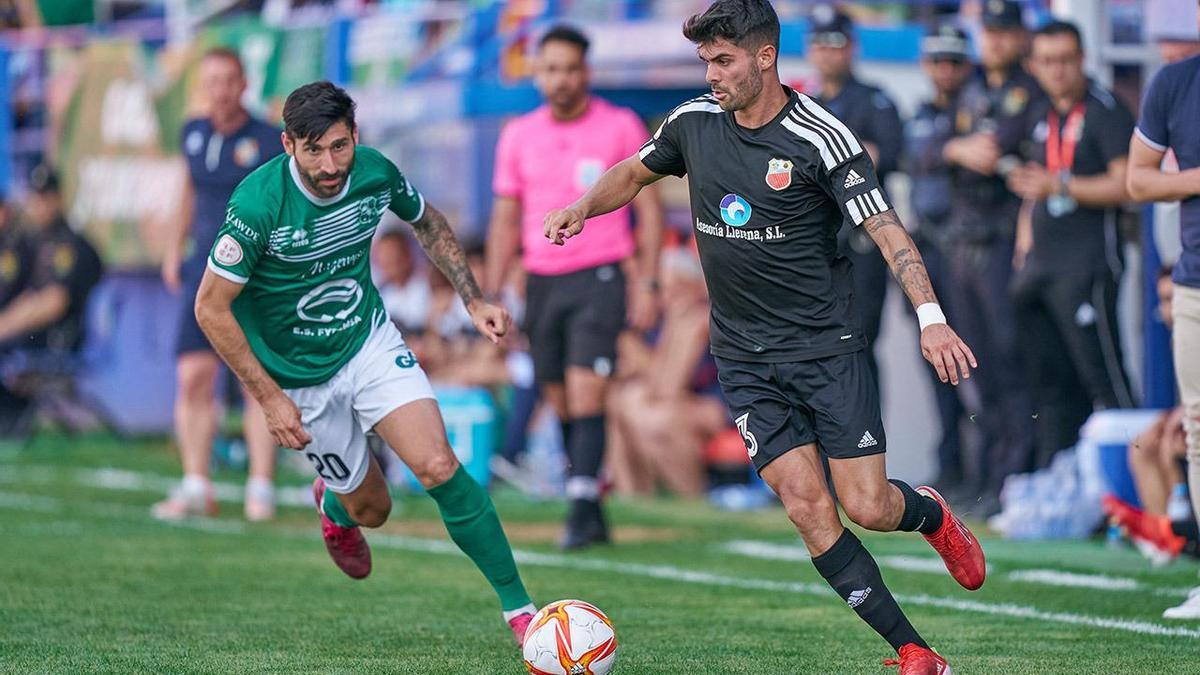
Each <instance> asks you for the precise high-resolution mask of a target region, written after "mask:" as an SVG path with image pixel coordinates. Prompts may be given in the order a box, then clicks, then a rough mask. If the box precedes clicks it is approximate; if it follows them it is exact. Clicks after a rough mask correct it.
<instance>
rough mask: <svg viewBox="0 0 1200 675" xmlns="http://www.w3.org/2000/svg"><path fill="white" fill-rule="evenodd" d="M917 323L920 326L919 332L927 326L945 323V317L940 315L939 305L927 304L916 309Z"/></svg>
mask: <svg viewBox="0 0 1200 675" xmlns="http://www.w3.org/2000/svg"><path fill="white" fill-rule="evenodd" d="M917 322H918V323H920V324H921V330H925V328H926V327H927V326H932V325H934V324H938V323H946V315H945V314H943V313H942V306H941V305H939V304H937V303H936V302H927V303H925V304H923V305H921V306H920V307H918V308H917Z"/></svg>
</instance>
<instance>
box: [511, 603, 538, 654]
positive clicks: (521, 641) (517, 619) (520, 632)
mask: <svg viewBox="0 0 1200 675" xmlns="http://www.w3.org/2000/svg"><path fill="white" fill-rule="evenodd" d="M531 621H533V612H525V613H524V614H518V615H516V616H514V617H513V618H511V619H509V620H508V627H509V628H511V629H512V632H513V639H515V640H516V641H517V646H518V647H524V646H525V631H526V630H528V629H529V623H530V622H531Z"/></svg>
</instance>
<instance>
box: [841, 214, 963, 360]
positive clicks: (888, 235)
mask: <svg viewBox="0 0 1200 675" xmlns="http://www.w3.org/2000/svg"><path fill="white" fill-rule="evenodd" d="M862 226H863V227H864V228H866V230H867V234H869V235H871V239H873V240H874V241H875V244H876V245H877V246H879V250H880V251H881V252H882V253H883V257H884V259H885V260H887V264H888V267H890V268H891V270H892V276H894V277H896V281H897V282H899V284H900V288H902V289H903V290H904V294H905V295H907V296H908V299H909V301H910V302H912V305H913V307H915V308H916V309H917V316H918V317H919V318H920V319H921V353H922V354H923V355H924V356H925V359H926V360H928V361H929V363H930V364H932V365H933V367H934V369H935V370H937V374H938V379H940V380H941V381H942V382H950V383H951V384H958V379H959V376H960V374H961V376H962V377H963V378H968V377H970V376H971V368H977V367H979V364H977V363H976V362H975V355H974V354H972V353H971V348H970V347H968V346H967V345H966V343H964V342H963V341H962V339H961V338H959V337H958V334H957V333H955V332H954V331H953V330H952V329H951V328H950V326H948V325H946V317H945V316H944V315H943V314H942V311H941V309H939V308H938V304H937V296H936V295H934V293H933V285H932V284H931V283H929V273H928V272H927V271H926V270H925V262H924V261H923V260H922V259H921V252H920V251H918V250H917V245H916V244H914V243H913V240H912V237H910V236H908V230H905V229H904V225H902V224H901V223H900V218H899V217H897V216H896V211H895V209H889V210H887V211H884V212H883V213H880V214H878V215H874V216H871V217H869V218H867V219H865V220H863V222H862Z"/></svg>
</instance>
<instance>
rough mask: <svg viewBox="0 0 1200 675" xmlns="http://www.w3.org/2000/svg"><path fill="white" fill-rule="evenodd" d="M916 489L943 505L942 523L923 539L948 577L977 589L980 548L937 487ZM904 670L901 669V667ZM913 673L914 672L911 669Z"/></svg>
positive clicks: (981, 573)
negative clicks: (940, 559)
mask: <svg viewBox="0 0 1200 675" xmlns="http://www.w3.org/2000/svg"><path fill="white" fill-rule="evenodd" d="M917 492H919V493H921V494H923V495H925V496H926V497H930V498H932V499H933V500H934V501H936V502H937V503H938V504H941V506H942V526H941V527H939V528H938V530H937V532H934V533H933V534H926V535H924V537H925V541H927V542H929V545H930V546H932V547H933V550H935V551H937V552H938V555H940V556H942V562H944V563H946V569H947V570H949V571H950V576H952V577H954V580H955V581H957V582H958V583H959V584H960V585H961V586H962V587H963V588H965V589H967V590H968V591H974V590H978V589H979V587H980V586H982V585H983V580H984V577H986V576H987V563H986V562H985V561H984V558H983V547H982V546H980V545H979V542H978V541H977V540H976V539H975V535H973V534H971V531H970V530H968V529H967V526H966V525H963V522H962V521H961V520H959V519H958V518H957V517H955V515H954V514H953V513H951V511H950V507H949V506H947V505H946V500H945V499H942V496H941V495H940V494H938V491H937V490H934V489H933V488H931V487H929V486H927V485H922V486H921V487H919V488H917ZM900 670H901V671H902V672H903V670H904V669H903V668H901V669H900ZM913 672H916V671H913Z"/></svg>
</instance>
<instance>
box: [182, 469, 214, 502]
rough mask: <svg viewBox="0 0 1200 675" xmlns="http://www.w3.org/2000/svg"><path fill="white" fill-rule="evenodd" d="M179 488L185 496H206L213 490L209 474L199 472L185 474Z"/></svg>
mask: <svg viewBox="0 0 1200 675" xmlns="http://www.w3.org/2000/svg"><path fill="white" fill-rule="evenodd" d="M179 488H180V491H181V492H183V494H184V496H187V497H204V496H207V495H208V493H209V491H210V490H212V486H211V484H210V483H209V480H208V476H201V475H200V474H198V473H188V474H184V475H183V482H182V483H180V485H179Z"/></svg>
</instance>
